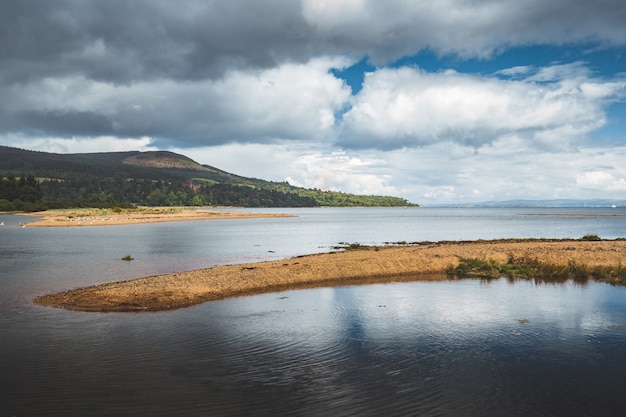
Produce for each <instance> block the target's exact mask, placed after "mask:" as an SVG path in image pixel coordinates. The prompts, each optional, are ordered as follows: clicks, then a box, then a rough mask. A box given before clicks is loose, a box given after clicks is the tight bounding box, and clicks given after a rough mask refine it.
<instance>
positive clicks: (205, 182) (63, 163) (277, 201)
mask: <svg viewBox="0 0 626 417" xmlns="http://www.w3.org/2000/svg"><path fill="white" fill-rule="evenodd" d="M0 179H1V181H0V210H3V209H4V210H7V209H8V208H7V207H9V205H11V206H13V208H14V209H17V210H21V209H28V208H32V209H40V208H42V206H45V207H65V206H77V205H78V206H90V205H91V206H93V205H95V206H112V205H120V206H121V205H131V204H140V205H228V206H244V207H311V206H331V207H349V206H364V207H393V206H417V205H416V204H411V203H409V202H408V201H406V200H405V199H402V198H398V197H392V196H371V195H370V196H363V195H355V194H348V193H341V192H333V191H322V190H317V189H306V188H301V187H294V186H292V185H290V184H288V183H286V182H273V181H265V180H261V179H255V178H246V177H242V176H239V175H235V174H231V173H228V172H226V171H222V170H220V169H218V168H215V167H212V166H209V165H201V164H199V163H197V162H195V161H194V160H192V159H190V158H188V157H186V156H184V155H179V154H176V153H173V152H167V151H152V152H139V151H132V152H104V153H83V154H54V153H47V152H34V151H27V150H23V149H17V148H10V147H4V146H0ZM33 188H36V189H37V190H34V189H33ZM20 189H21V190H22V192H20V191H19V190H20ZM16 200H17V202H16ZM9 203H10V204H9ZM3 207H4V208H3ZM9 209H10V208H9Z"/></svg>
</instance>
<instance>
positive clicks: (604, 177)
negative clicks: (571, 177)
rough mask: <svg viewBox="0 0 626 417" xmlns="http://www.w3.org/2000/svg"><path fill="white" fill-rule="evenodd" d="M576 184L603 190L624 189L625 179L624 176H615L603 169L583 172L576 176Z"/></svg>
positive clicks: (625, 186)
mask: <svg viewBox="0 0 626 417" xmlns="http://www.w3.org/2000/svg"><path fill="white" fill-rule="evenodd" d="M576 184H577V185H580V186H581V187H583V188H592V189H596V190H601V191H604V192H611V191H626V180H625V179H624V177H621V178H619V179H618V178H615V176H614V175H613V174H611V173H609V172H605V171H592V172H585V173H584V174H582V175H580V176H578V178H576Z"/></svg>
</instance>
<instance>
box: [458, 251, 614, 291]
mask: <svg viewBox="0 0 626 417" xmlns="http://www.w3.org/2000/svg"><path fill="white" fill-rule="evenodd" d="M446 272H447V274H448V275H450V276H456V277H458V278H468V277H475V278H485V279H495V278H501V277H506V278H512V279H530V280H534V281H536V282H565V281H568V280H570V279H571V280H573V281H575V282H578V283H586V282H587V281H588V280H589V279H593V280H595V281H599V282H606V283H609V284H617V285H626V268H625V267H623V266H622V264H621V263H619V264H617V265H614V266H608V267H607V266H603V267H594V268H590V267H588V266H587V265H585V264H582V263H580V262H576V261H575V260H570V261H569V262H568V263H567V265H556V264H551V263H547V262H542V261H541V260H539V259H535V258H514V257H510V258H509V259H508V261H507V262H506V263H501V262H498V261H496V260H493V259H478V258H461V259H460V262H459V265H458V266H456V267H453V266H450V267H448V270H447V271H446Z"/></svg>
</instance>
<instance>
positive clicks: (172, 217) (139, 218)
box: [23, 207, 293, 227]
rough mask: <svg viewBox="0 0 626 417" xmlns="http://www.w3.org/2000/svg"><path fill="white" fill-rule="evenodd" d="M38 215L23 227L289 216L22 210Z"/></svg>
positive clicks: (155, 210)
mask: <svg viewBox="0 0 626 417" xmlns="http://www.w3.org/2000/svg"><path fill="white" fill-rule="evenodd" d="M23 215H25V216H35V217H38V219H37V220H35V221H32V222H27V223H25V224H24V225H25V226H29V227H30V226H34V227H76V226H115V225H128V224H142V223H159V222H174V221H188V220H215V219H246V218H262V217H293V216H291V215H288V214H268V213H251V212H240V211H228V210H215V209H206V208H190V207H138V208H134V209H94V208H89V209H68V210H48V211H41V212H34V213H24V214H23Z"/></svg>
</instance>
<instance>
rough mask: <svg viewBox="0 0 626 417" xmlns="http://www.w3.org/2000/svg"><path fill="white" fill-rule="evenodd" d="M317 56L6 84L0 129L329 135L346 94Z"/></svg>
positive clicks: (251, 137)
mask: <svg viewBox="0 0 626 417" xmlns="http://www.w3.org/2000/svg"><path fill="white" fill-rule="evenodd" d="M348 62H349V61H346V60H345V59H343V58H336V59H331V58H320V59H316V60H313V61H310V62H308V63H306V64H285V65H282V66H280V67H276V68H272V69H268V70H262V71H255V72H244V71H231V72H230V73H229V74H228V75H226V76H225V77H224V78H222V79H220V80H215V81H213V80H204V81H194V82H187V83H181V82H176V81H172V80H156V81H145V82H137V83H133V84H130V85H117V84H112V83H105V82H95V81H91V80H87V79H84V78H54V79H50V78H48V79H44V80H41V81H40V82H38V83H30V84H28V85H24V86H13V87H12V88H11V89H10V90H9V91H8V92H7V95H5V97H6V98H7V100H6V101H4V102H3V103H0V112H1V113H2V114H4V115H7V117H6V122H5V123H3V126H1V127H2V129H1V130H4V132H5V133H12V132H28V133H30V134H32V135H53V136H65V137H73V136H103V135H113V136H117V137H132V136H135V137H142V136H149V137H152V138H154V139H155V143H158V142H159V141H161V142H163V143H170V144H175V143H178V144H179V145H183V146H193V145H194V144H195V145H198V144H202V145H216V144H221V143H226V142H232V141H241V142H252V141H256V142H261V143H263V142H268V141H272V140H278V139H300V138H305V137H306V138H309V139H315V140H321V139H324V138H325V137H331V136H332V134H333V129H334V126H335V113H336V112H337V111H339V110H340V109H342V107H343V106H344V104H345V103H346V102H347V100H348V98H349V96H350V88H349V87H348V86H347V85H346V84H345V83H344V81H343V80H340V79H338V78H336V77H334V76H333V75H331V74H330V73H329V69H330V68H333V67H341V66H345V65H347V63H348Z"/></svg>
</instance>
